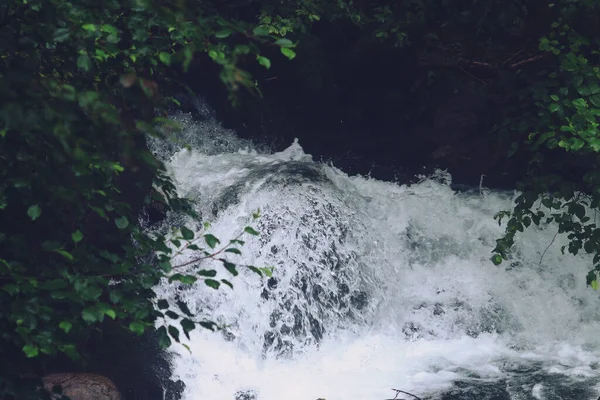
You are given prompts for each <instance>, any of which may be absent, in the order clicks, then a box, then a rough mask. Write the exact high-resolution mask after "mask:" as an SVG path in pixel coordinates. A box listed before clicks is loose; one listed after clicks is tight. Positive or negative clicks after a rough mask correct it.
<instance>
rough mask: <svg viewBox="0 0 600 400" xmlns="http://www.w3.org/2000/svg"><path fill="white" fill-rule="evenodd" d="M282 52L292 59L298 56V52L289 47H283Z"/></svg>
mask: <svg viewBox="0 0 600 400" xmlns="http://www.w3.org/2000/svg"><path fill="white" fill-rule="evenodd" d="M281 54H283V55H284V56H286V57H287V58H288V59H290V60H293V59H294V58H295V57H296V52H295V51H294V50H292V49H290V48H288V47H282V48H281Z"/></svg>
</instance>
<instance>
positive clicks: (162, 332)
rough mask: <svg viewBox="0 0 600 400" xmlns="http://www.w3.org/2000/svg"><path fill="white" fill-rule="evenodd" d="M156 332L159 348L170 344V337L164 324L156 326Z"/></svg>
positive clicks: (164, 347)
mask: <svg viewBox="0 0 600 400" xmlns="http://www.w3.org/2000/svg"><path fill="white" fill-rule="evenodd" d="M157 332H158V345H159V346H160V348H161V349H163V350H164V349H166V348H168V347H169V346H171V344H172V342H171V338H170V337H169V335H168V334H167V328H165V327H164V326H161V327H160V328H158V330H157Z"/></svg>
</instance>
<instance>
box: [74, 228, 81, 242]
mask: <svg viewBox="0 0 600 400" xmlns="http://www.w3.org/2000/svg"><path fill="white" fill-rule="evenodd" d="M71 239H72V240H73V242H74V243H79V242H81V241H82V240H83V233H81V231H80V230H79V229H77V230H76V231H75V232H73V233H71Z"/></svg>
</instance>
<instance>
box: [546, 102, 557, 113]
mask: <svg viewBox="0 0 600 400" xmlns="http://www.w3.org/2000/svg"><path fill="white" fill-rule="evenodd" d="M548 109H549V110H550V112H557V111H558V110H560V105H558V104H557V103H552V104H550V105H549V106H548Z"/></svg>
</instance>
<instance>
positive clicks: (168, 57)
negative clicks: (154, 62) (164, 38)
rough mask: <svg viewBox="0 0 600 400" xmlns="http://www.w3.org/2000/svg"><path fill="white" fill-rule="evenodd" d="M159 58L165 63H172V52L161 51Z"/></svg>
mask: <svg viewBox="0 0 600 400" xmlns="http://www.w3.org/2000/svg"><path fill="white" fill-rule="evenodd" d="M158 59H159V60H160V61H161V62H162V63H163V64H165V65H171V54H170V53H165V52H164V51H161V52H160V53H159V54H158Z"/></svg>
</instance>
